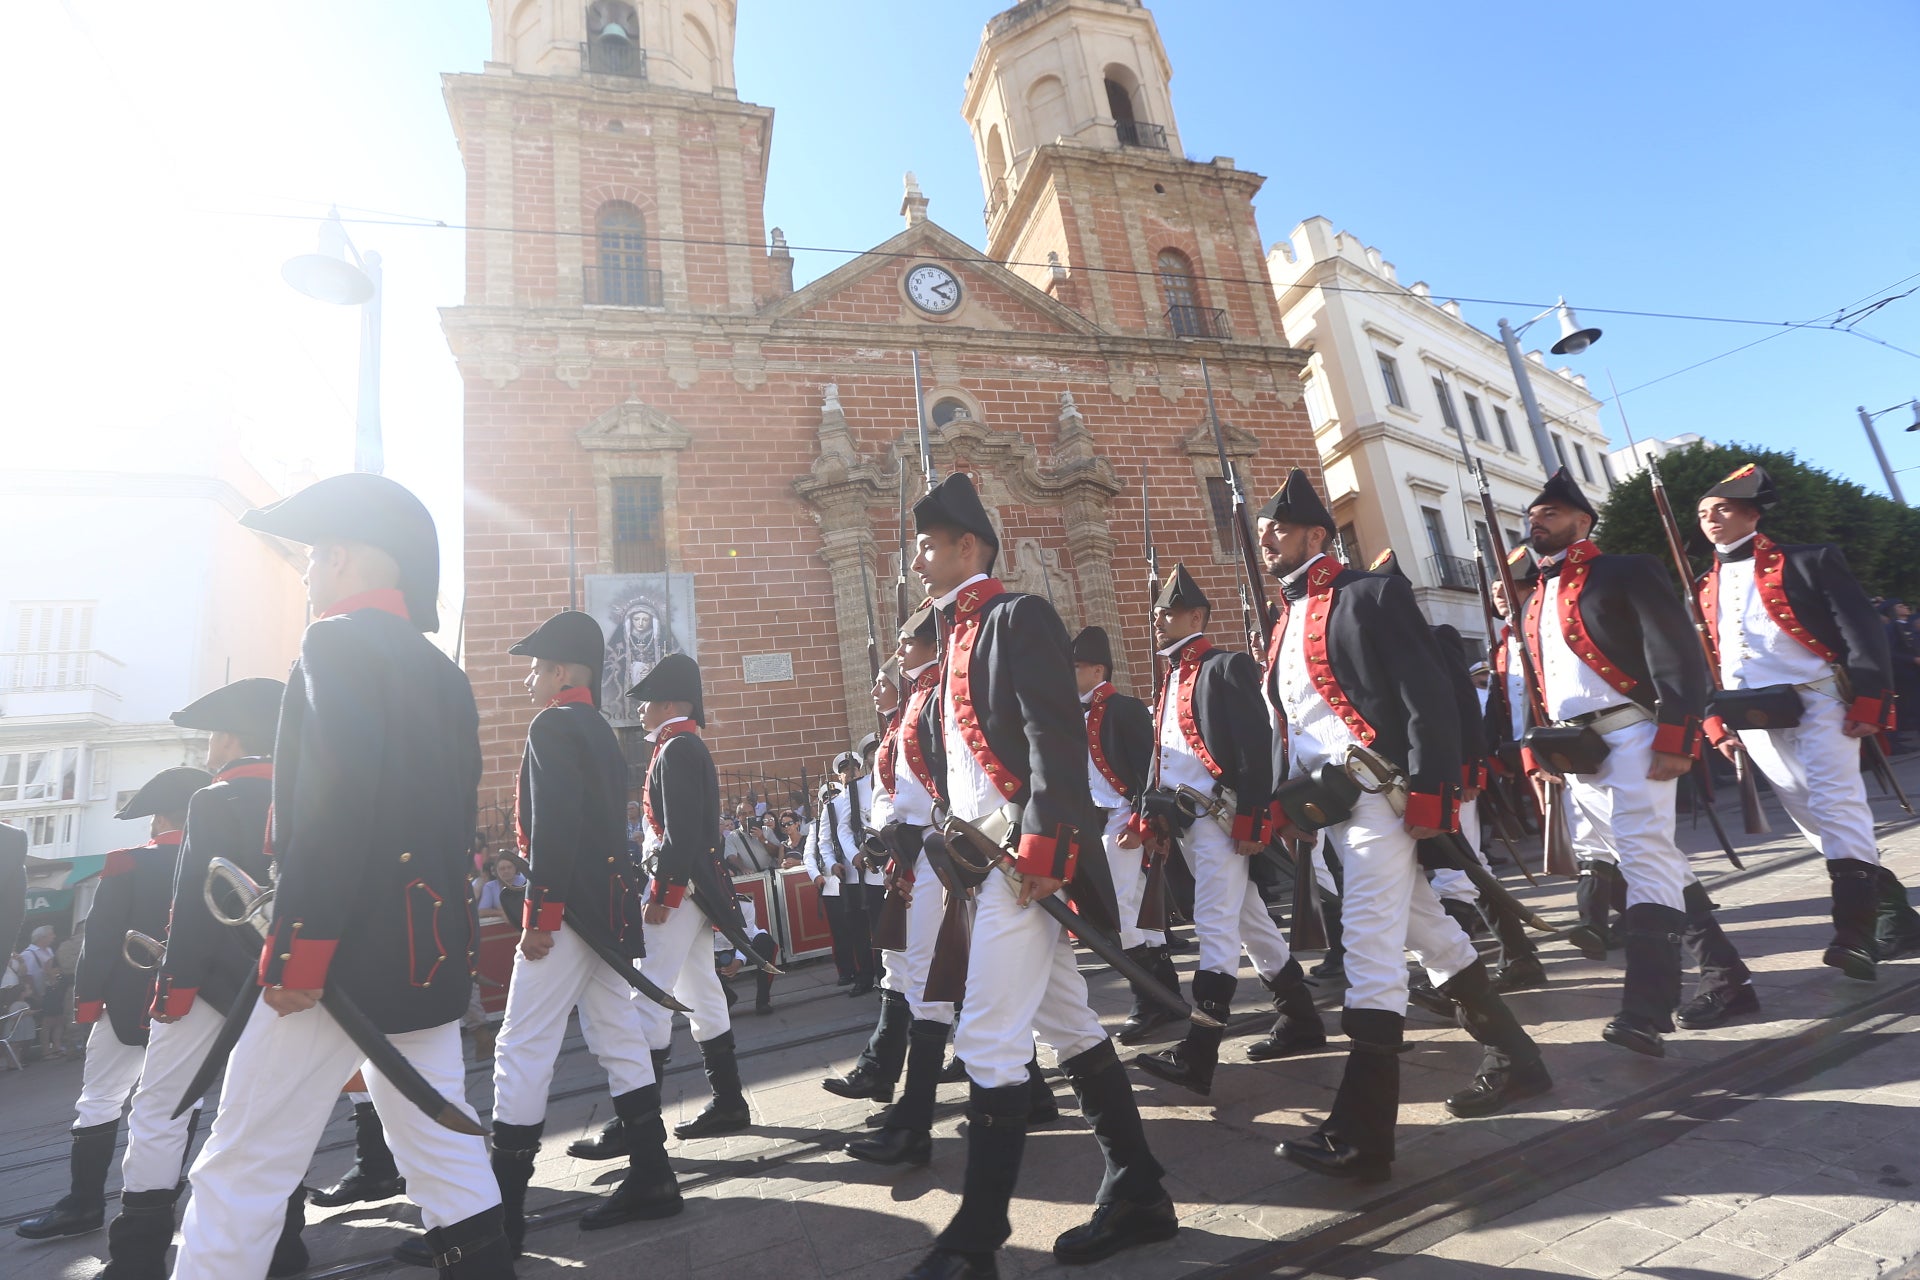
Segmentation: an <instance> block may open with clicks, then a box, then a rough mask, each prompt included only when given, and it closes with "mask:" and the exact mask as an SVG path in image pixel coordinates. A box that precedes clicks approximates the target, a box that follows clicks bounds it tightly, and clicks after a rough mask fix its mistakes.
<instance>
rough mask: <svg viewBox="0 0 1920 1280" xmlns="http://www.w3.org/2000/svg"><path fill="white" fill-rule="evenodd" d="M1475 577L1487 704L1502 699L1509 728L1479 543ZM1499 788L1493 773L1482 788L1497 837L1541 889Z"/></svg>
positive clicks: (1494, 618) (1497, 629)
mask: <svg viewBox="0 0 1920 1280" xmlns="http://www.w3.org/2000/svg"><path fill="white" fill-rule="evenodd" d="M1473 576H1474V578H1475V580H1476V582H1477V583H1478V585H1479V588H1480V622H1481V625H1482V626H1484V627H1486V629H1487V703H1488V705H1489V706H1493V705H1496V704H1495V702H1494V698H1495V697H1496V696H1497V697H1498V698H1499V702H1498V704H1497V705H1498V706H1499V707H1500V709H1501V712H1502V714H1503V715H1504V716H1505V717H1506V718H1505V720H1503V721H1502V727H1503V728H1505V727H1508V726H1511V725H1512V724H1513V713H1512V711H1511V709H1509V708H1508V706H1507V690H1506V683H1505V682H1504V681H1502V682H1501V684H1500V686H1499V687H1498V688H1495V687H1494V682H1493V659H1494V653H1495V651H1496V650H1497V649H1498V648H1499V647H1500V620H1499V616H1498V615H1497V614H1496V613H1495V612H1494V609H1493V587H1492V586H1491V585H1490V584H1489V583H1488V581H1487V552H1486V548H1485V547H1482V546H1480V545H1479V544H1478V542H1476V543H1475V545H1474V548H1473ZM1481 718H1482V720H1483V721H1484V720H1485V716H1484V715H1483V716H1482V717H1481ZM1493 752H1494V747H1493V746H1492V745H1491V744H1490V745H1489V747H1488V755H1489V757H1491V756H1492V754H1493ZM1498 787H1499V779H1498V778H1497V777H1496V776H1494V775H1493V774H1492V772H1491V771H1489V773H1488V775H1487V785H1486V786H1485V787H1483V788H1481V793H1480V794H1481V796H1482V797H1483V798H1484V799H1485V800H1486V802H1487V813H1488V814H1489V815H1490V816H1491V817H1492V819H1493V830H1494V836H1495V837H1496V838H1497V839H1499V840H1501V841H1502V842H1504V843H1505V844H1506V846H1507V852H1509V853H1511V854H1512V855H1513V865H1514V866H1516V867H1518V868H1520V874H1521V875H1523V876H1525V877H1526V878H1527V883H1528V884H1530V885H1532V886H1533V887H1534V888H1536V889H1537V888H1539V887H1540V885H1539V882H1538V881H1536V880H1535V879H1534V878H1533V872H1531V871H1529V870H1527V864H1526V862H1525V860H1523V859H1522V858H1521V857H1520V850H1519V848H1518V843H1517V841H1516V840H1515V838H1514V837H1515V835H1516V833H1515V832H1514V831H1513V829H1512V825H1511V823H1510V822H1509V821H1508V818H1507V813H1506V809H1505V808H1504V806H1503V805H1502V802H1501V797H1500V792H1499V790H1498Z"/></svg>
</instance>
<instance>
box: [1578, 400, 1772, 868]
mask: <svg viewBox="0 0 1920 1280" xmlns="http://www.w3.org/2000/svg"><path fill="white" fill-rule="evenodd" d="M1607 385H1608V386H1609V387H1611V388H1612V389H1613V408H1614V411H1615V412H1616V413H1618V414H1619V415H1620V427H1621V430H1623V431H1625V432H1626V433H1627V447H1628V448H1629V449H1632V450H1634V451H1635V452H1638V446H1636V445H1635V444H1634V439H1633V426H1632V424H1630V423H1629V422H1628V421H1627V410H1626V406H1625V405H1623V404H1622V403H1621V402H1620V384H1619V383H1617V382H1615V381H1614V380H1613V370H1611V369H1609V370H1607ZM1647 479H1648V481H1649V482H1650V483H1651V484H1652V486H1653V506H1654V510H1656V511H1657V512H1659V514H1660V528H1661V530H1662V531H1663V532H1664V533H1665V534H1666V535H1667V554H1668V555H1670V556H1672V557H1673V571H1674V572H1675V573H1677V574H1679V575H1680V594H1681V596H1682V597H1684V598H1685V600H1686V602H1687V617H1688V618H1689V619H1690V620H1691V621H1692V622H1693V634H1694V638H1695V639H1696V640H1698V641H1699V642H1700V654H1701V656H1702V657H1704V658H1705V659H1706V660H1707V679H1708V680H1709V681H1711V682H1712V684H1713V691H1714V692H1715V693H1719V692H1721V687H1720V655H1719V654H1718V653H1716V652H1714V647H1713V633H1712V632H1711V631H1709V630H1708V629H1707V615H1706V611H1705V610H1704V609H1702V608H1701V607H1700V597H1699V596H1698V595H1696V594H1695V593H1694V590H1693V579H1694V573H1693V565H1692V564H1691V563H1689V562H1688V560H1687V548H1686V543H1685V541H1684V540H1683V539H1682V538H1681V536H1680V522H1679V521H1678V520H1677V519H1675V518H1674V514H1673V503H1672V502H1671V501H1669V500H1668V498H1667V482H1666V480H1665V478H1663V477H1662V476H1661V474H1660V460H1659V458H1657V457H1655V456H1654V454H1653V451H1652V450H1649V451H1648V452H1647ZM1734 743H1735V746H1734V752H1733V777H1734V781H1735V782H1736V783H1738V784H1739V787H1740V819H1741V822H1742V823H1743V824H1744V825H1745V826H1746V829H1747V834H1748V835H1750V836H1758V835H1766V834H1767V833H1769V832H1771V831H1772V830H1773V824H1772V823H1770V822H1768V821H1767V811H1766V810H1765V809H1764V808H1762V807H1761V805H1760V785H1759V782H1758V780H1757V779H1755V778H1754V776H1753V762H1752V761H1751V760H1749V759H1747V753H1746V751H1745V750H1744V749H1743V748H1741V747H1740V746H1739V739H1738V738H1735V739H1734ZM1694 770H1695V775H1696V785H1697V786H1698V788H1699V791H1700V798H1701V800H1702V802H1703V803H1705V804H1706V806H1707V808H1708V812H1709V813H1710V814H1712V809H1713V781H1712V779H1711V778H1710V777H1709V776H1707V762H1706V760H1705V759H1700V760H1696V761H1695V762H1694ZM1712 817H1713V820H1714V821H1713V827H1714V831H1715V833H1716V834H1717V835H1718V836H1719V837H1720V845H1721V848H1722V849H1723V850H1724V851H1725V852H1726V855H1727V860H1728V861H1729V862H1731V863H1733V865H1734V866H1736V867H1738V866H1740V856H1739V855H1738V854H1736V853H1735V852H1734V851H1733V844H1732V842H1731V841H1729V840H1728V839H1727V835H1726V832H1725V831H1724V830H1723V829H1722V828H1721V826H1720V822H1719V815H1717V814H1712Z"/></svg>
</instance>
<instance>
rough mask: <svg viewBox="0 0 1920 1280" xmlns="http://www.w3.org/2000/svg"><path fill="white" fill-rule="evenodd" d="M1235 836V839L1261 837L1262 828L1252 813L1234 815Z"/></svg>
mask: <svg viewBox="0 0 1920 1280" xmlns="http://www.w3.org/2000/svg"><path fill="white" fill-rule="evenodd" d="M1233 838H1234V839H1235V840H1258V839H1259V838H1260V829H1259V827H1258V826H1256V825H1255V823H1254V819H1253V815H1252V814H1250V813H1236V814H1234V815H1233Z"/></svg>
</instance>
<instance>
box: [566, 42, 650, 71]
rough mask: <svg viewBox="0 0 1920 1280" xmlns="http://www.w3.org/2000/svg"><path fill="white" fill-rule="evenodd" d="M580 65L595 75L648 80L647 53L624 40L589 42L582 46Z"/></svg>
mask: <svg viewBox="0 0 1920 1280" xmlns="http://www.w3.org/2000/svg"><path fill="white" fill-rule="evenodd" d="M580 65H581V66H582V67H585V68H586V69H587V71H588V72H590V73H591V74H593V75H600V76H626V77H627V78H628V79H630V80H645V79H646V78H647V51H646V50H645V49H642V48H641V47H640V46H639V45H637V44H628V43H627V42H626V41H624V40H589V41H587V42H586V43H584V44H582V45H581V46H580Z"/></svg>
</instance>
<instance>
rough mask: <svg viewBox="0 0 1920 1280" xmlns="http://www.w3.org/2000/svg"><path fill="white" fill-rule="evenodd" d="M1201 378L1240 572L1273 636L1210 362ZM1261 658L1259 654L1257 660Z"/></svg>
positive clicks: (1255, 609)
mask: <svg viewBox="0 0 1920 1280" xmlns="http://www.w3.org/2000/svg"><path fill="white" fill-rule="evenodd" d="M1200 379H1201V381H1202V382H1203V383H1205V385H1206V389H1207V421H1208V422H1209V423H1211V424H1212V425H1213V448H1214V452H1215V453H1217V454H1218V455H1219V457H1220V478H1221V479H1222V480H1224V481H1225V482H1226V484H1227V488H1228V491H1229V492H1230V493H1231V494H1232V496H1233V536H1234V540H1235V541H1236V542H1238V543H1239V544H1240V569H1241V573H1242V581H1243V582H1244V583H1245V585H1246V589H1247V596H1248V598H1249V599H1250V600H1251V601H1252V604H1253V612H1254V620H1255V621H1256V622H1258V623H1259V624H1260V634H1261V635H1262V636H1268V635H1272V634H1273V607H1272V605H1270V604H1269V603H1268V602H1267V592H1266V588H1265V587H1264V586H1263V585H1262V583H1261V578H1260V552H1259V549H1258V547H1257V544H1255V542H1254V540H1253V520H1252V518H1251V517H1250V516H1249V515H1248V513H1247V493H1246V490H1245V489H1243V488H1241V487H1240V473H1239V472H1238V471H1235V470H1234V467H1233V462H1232V461H1231V460H1230V459H1229V458H1228V457H1227V437H1226V433H1225V432H1224V430H1223V429H1222V428H1221V426H1220V415H1219V414H1218V413H1216V412H1215V411H1214V407H1213V375H1212V373H1210V372H1209V371H1208V369H1207V362H1206V361H1205V360H1202V361H1201V362H1200ZM1259 658H1260V655H1259V654H1258V653H1256V654H1255V655H1254V660H1255V661H1258V660H1259Z"/></svg>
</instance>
